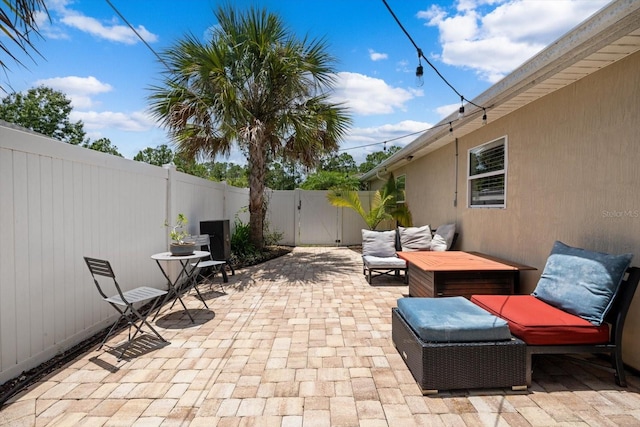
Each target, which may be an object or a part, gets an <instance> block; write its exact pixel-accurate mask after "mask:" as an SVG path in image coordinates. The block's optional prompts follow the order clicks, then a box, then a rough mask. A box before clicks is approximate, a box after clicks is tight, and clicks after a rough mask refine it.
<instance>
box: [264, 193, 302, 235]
mask: <svg viewBox="0 0 640 427" xmlns="http://www.w3.org/2000/svg"><path fill="white" fill-rule="evenodd" d="M268 198H269V211H268V212H267V223H268V226H269V231H272V232H277V233H282V238H281V239H280V242H279V243H280V244H282V245H289V246H295V244H296V232H297V223H296V209H297V204H296V200H297V199H296V191H295V190H269V195H268Z"/></svg>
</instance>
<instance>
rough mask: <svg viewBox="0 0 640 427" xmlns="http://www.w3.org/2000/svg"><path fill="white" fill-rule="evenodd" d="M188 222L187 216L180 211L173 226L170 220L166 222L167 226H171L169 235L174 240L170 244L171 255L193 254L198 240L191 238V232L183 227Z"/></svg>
mask: <svg viewBox="0 0 640 427" xmlns="http://www.w3.org/2000/svg"><path fill="white" fill-rule="evenodd" d="M188 222H189V221H188V220H187V217H186V216H184V214H181V213H179V214H178V217H177V219H176V223H175V225H173V226H171V225H170V224H169V223H168V222H166V223H165V226H167V227H171V231H170V232H169V237H170V238H171V240H172V242H171V244H170V245H169V250H170V251H171V255H175V256H180V255H191V254H193V251H194V250H195V249H196V242H195V241H194V240H193V239H190V235H189V233H187V232H186V231H185V230H184V229H183V227H184V226H185V225H186V224H187V223H188Z"/></svg>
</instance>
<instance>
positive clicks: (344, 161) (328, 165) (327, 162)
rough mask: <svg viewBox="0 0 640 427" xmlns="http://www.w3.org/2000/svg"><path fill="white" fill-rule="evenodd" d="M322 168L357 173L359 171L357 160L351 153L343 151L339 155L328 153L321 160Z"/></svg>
mask: <svg viewBox="0 0 640 427" xmlns="http://www.w3.org/2000/svg"><path fill="white" fill-rule="evenodd" d="M319 169H320V170H323V171H334V172H344V173H355V172H357V171H358V166H356V162H355V160H353V157H351V154H349V153H342V154H340V155H339V156H336V155H327V156H324V157H323V158H322V159H321V160H320V167H319Z"/></svg>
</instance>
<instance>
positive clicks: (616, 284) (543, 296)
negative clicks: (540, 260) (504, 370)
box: [471, 242, 640, 387]
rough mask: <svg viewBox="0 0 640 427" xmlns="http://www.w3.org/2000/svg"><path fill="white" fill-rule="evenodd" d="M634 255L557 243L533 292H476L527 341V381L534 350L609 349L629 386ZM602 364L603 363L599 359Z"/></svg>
mask: <svg viewBox="0 0 640 427" xmlns="http://www.w3.org/2000/svg"><path fill="white" fill-rule="evenodd" d="M630 262H631V254H624V255H610V254H603V253H598V252H591V251H587V250H584V249H580V248H573V247H570V246H567V245H564V244H563V243H561V242H556V243H555V244H554V247H553V249H552V251H551V254H550V256H549V259H548V260H547V263H546V265H545V268H544V271H543V273H542V276H541V278H540V282H538V285H537V287H536V289H535V290H534V292H533V293H532V294H531V295H473V296H472V297H471V301H472V302H473V303H475V304H476V305H478V306H479V307H482V308H483V309H485V310H487V311H488V312H490V313H492V314H494V315H496V316H498V317H500V318H502V319H504V320H506V321H507V322H508V324H509V329H510V330H511V333H512V334H513V335H514V336H516V337H518V338H520V339H521V340H522V341H524V342H525V343H526V344H527V368H526V374H527V384H528V385H531V375H532V358H533V355H535V354H581V353H596V354H597V353H606V354H609V355H610V357H611V365H612V371H613V372H614V374H615V380H616V383H617V384H618V385H620V386H622V387H624V386H626V380H625V373H624V364H623V361H622V331H623V328H624V322H625V318H626V316H627V312H628V311H629V306H630V305H631V300H632V299H633V296H634V294H635V291H636V288H637V287H638V282H639V281H640V268H637V267H629V263H630ZM598 366H600V367H601V365H599V364H598Z"/></svg>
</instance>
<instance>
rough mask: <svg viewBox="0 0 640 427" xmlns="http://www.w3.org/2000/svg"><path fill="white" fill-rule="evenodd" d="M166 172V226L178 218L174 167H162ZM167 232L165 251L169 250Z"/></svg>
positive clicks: (171, 165)
mask: <svg viewBox="0 0 640 427" xmlns="http://www.w3.org/2000/svg"><path fill="white" fill-rule="evenodd" d="M162 167H163V168H165V169H166V170H167V218H166V221H167V224H173V222H174V221H175V218H176V217H177V216H178V208H177V206H176V204H177V201H176V172H177V169H176V165H174V164H173V163H168V164H166V165H162ZM169 243H170V239H169V232H167V233H165V244H166V247H167V250H169Z"/></svg>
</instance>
